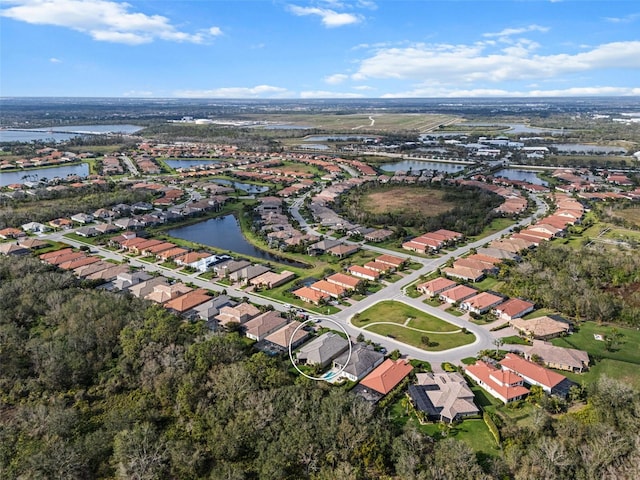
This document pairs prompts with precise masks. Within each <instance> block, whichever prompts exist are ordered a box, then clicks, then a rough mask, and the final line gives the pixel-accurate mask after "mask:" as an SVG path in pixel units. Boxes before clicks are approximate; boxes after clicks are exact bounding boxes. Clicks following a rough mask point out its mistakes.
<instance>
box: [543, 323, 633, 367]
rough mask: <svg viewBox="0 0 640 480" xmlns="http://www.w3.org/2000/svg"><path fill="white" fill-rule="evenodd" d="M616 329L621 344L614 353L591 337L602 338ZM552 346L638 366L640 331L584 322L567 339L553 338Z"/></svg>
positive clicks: (604, 344)
mask: <svg viewBox="0 0 640 480" xmlns="http://www.w3.org/2000/svg"><path fill="white" fill-rule="evenodd" d="M614 328H616V329H617V330H618V332H620V333H621V334H622V343H621V345H620V348H619V349H617V350H615V351H609V350H607V348H606V343H605V342H602V341H599V340H596V339H595V338H594V337H593V335H594V334H600V335H603V336H605V337H606V336H607V335H610V334H611V333H612V332H613V329H614ZM552 343H553V344H554V345H557V346H559V347H569V348H578V349H580V350H586V351H587V352H589V355H591V356H592V357H595V358H596V359H598V358H610V359H612V360H618V361H621V362H628V363H632V364H635V365H636V366H640V348H639V345H640V330H634V329H631V328H624V327H612V326H606V325H598V324H597V323H595V322H585V323H583V324H581V325H580V330H579V331H578V332H575V333H573V334H572V335H569V336H567V337H560V338H555V339H553V340H552Z"/></svg>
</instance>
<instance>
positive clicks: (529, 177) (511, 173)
mask: <svg viewBox="0 0 640 480" xmlns="http://www.w3.org/2000/svg"><path fill="white" fill-rule="evenodd" d="M536 173H537V172H535V171H532V170H518V169H515V168H503V169H502V170H498V171H497V172H496V173H495V174H494V176H496V177H504V178H508V179H509V180H519V181H521V182H527V183H531V184H533V185H544V186H545V187H546V186H548V185H549V184H548V183H547V182H545V181H544V180H542V179H541V178H538V176H537V175H536Z"/></svg>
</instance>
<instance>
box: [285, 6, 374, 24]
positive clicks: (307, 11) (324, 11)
mask: <svg viewBox="0 0 640 480" xmlns="http://www.w3.org/2000/svg"><path fill="white" fill-rule="evenodd" d="M289 11H290V12H291V13H293V14H294V15H297V16H298V17H303V16H306V15H317V16H319V17H320V19H321V21H322V24H323V25H324V26H325V27H328V28H334V27H342V26H344V25H352V24H354V23H359V22H360V21H362V17H361V16H360V15H356V14H354V13H344V12H343V13H340V12H337V11H335V10H331V9H329V8H317V7H300V6H298V5H289Z"/></svg>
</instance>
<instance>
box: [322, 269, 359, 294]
mask: <svg viewBox="0 0 640 480" xmlns="http://www.w3.org/2000/svg"><path fill="white" fill-rule="evenodd" d="M326 280H327V282H329V283H335V284H336V285H338V286H340V287H342V288H345V289H347V290H354V289H355V288H357V287H358V285H360V284H361V283H362V280H360V279H359V278H356V277H352V276H351V275H347V274H346V273H340V272H338V273H334V274H333V275H330V276H328V277H327V279H326Z"/></svg>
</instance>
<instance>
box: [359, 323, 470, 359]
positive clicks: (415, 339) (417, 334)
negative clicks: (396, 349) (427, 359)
mask: <svg viewBox="0 0 640 480" xmlns="http://www.w3.org/2000/svg"><path fill="white" fill-rule="evenodd" d="M365 329H366V330H367V331H369V332H373V333H377V334H378V335H383V336H385V337H393V338H395V339H396V340H398V341H399V342H402V343H406V344H407V345H411V346H414V347H417V348H421V349H422V350H428V351H430V352H441V351H443V350H449V349H451V348H456V347H461V346H462V345H468V344H469V343H472V342H473V341H474V340H475V336H474V335H473V334H471V333H462V332H459V333H426V332H423V331H421V330H411V329H410V328H407V327H405V326H403V325H395V324H389V323H379V324H376V325H370V326H369V327H365ZM425 335H426V336H428V337H429V345H425V344H424V343H423V342H422V339H423V337H424V336H425Z"/></svg>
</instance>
